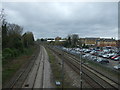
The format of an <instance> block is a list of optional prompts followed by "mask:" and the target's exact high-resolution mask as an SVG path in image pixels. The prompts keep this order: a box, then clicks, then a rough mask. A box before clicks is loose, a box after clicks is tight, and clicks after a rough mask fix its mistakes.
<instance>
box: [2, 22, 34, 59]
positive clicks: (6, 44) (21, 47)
mask: <svg viewBox="0 0 120 90" xmlns="http://www.w3.org/2000/svg"><path fill="white" fill-rule="evenodd" d="M33 45H34V36H33V33H32V32H25V33H24V34H23V27H21V26H19V25H17V24H11V23H8V22H5V21H3V23H2V58H3V60H7V59H11V58H14V57H17V56H19V55H21V54H23V53H25V52H26V49H27V48H30V47H31V46H33Z"/></svg>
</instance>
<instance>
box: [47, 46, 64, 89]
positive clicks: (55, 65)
mask: <svg viewBox="0 0 120 90" xmlns="http://www.w3.org/2000/svg"><path fill="white" fill-rule="evenodd" d="M46 50H47V52H48V56H49V62H50V63H51V68H52V73H53V75H54V76H53V77H54V80H55V81H60V82H61V80H62V79H61V78H62V77H61V76H62V73H61V69H60V66H58V63H57V61H56V59H55V56H54V55H53V54H52V53H51V51H50V50H49V49H48V48H46ZM55 81H54V82H55ZM57 88H61V86H58V87H57Z"/></svg>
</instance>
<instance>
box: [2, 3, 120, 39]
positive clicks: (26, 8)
mask: <svg viewBox="0 0 120 90" xmlns="http://www.w3.org/2000/svg"><path fill="white" fill-rule="evenodd" d="M117 5H118V4H117V3H115V2H103V3H98V2H94V3H83V2H82V3H3V8H5V12H6V13H7V16H6V17H7V20H8V21H10V22H13V23H17V24H20V25H22V26H23V27H24V29H25V31H27V30H29V31H32V32H33V33H34V34H35V37H36V38H41V37H44V38H45V37H55V36H62V37H66V36H67V35H68V34H72V33H78V34H79V35H80V36H81V37H85V36H86V37H87V36H92V37H94V36H95V37H105V36H106V37H116V36H117V30H116V28H117V20H118V11H117V9H118V7H117ZM106 32H108V33H106Z"/></svg>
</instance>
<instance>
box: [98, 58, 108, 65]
mask: <svg viewBox="0 0 120 90" xmlns="http://www.w3.org/2000/svg"><path fill="white" fill-rule="evenodd" d="M99 63H101V64H107V63H109V61H108V60H106V59H103V60H101V61H100V62H99Z"/></svg>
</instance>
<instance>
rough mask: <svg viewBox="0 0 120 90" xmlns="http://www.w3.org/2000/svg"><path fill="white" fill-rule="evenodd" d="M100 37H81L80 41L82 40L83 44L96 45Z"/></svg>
mask: <svg viewBox="0 0 120 90" xmlns="http://www.w3.org/2000/svg"><path fill="white" fill-rule="evenodd" d="M99 39H100V38H88V37H86V38H80V40H79V41H81V43H82V45H88V46H95V45H96V41H97V40H99Z"/></svg>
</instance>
